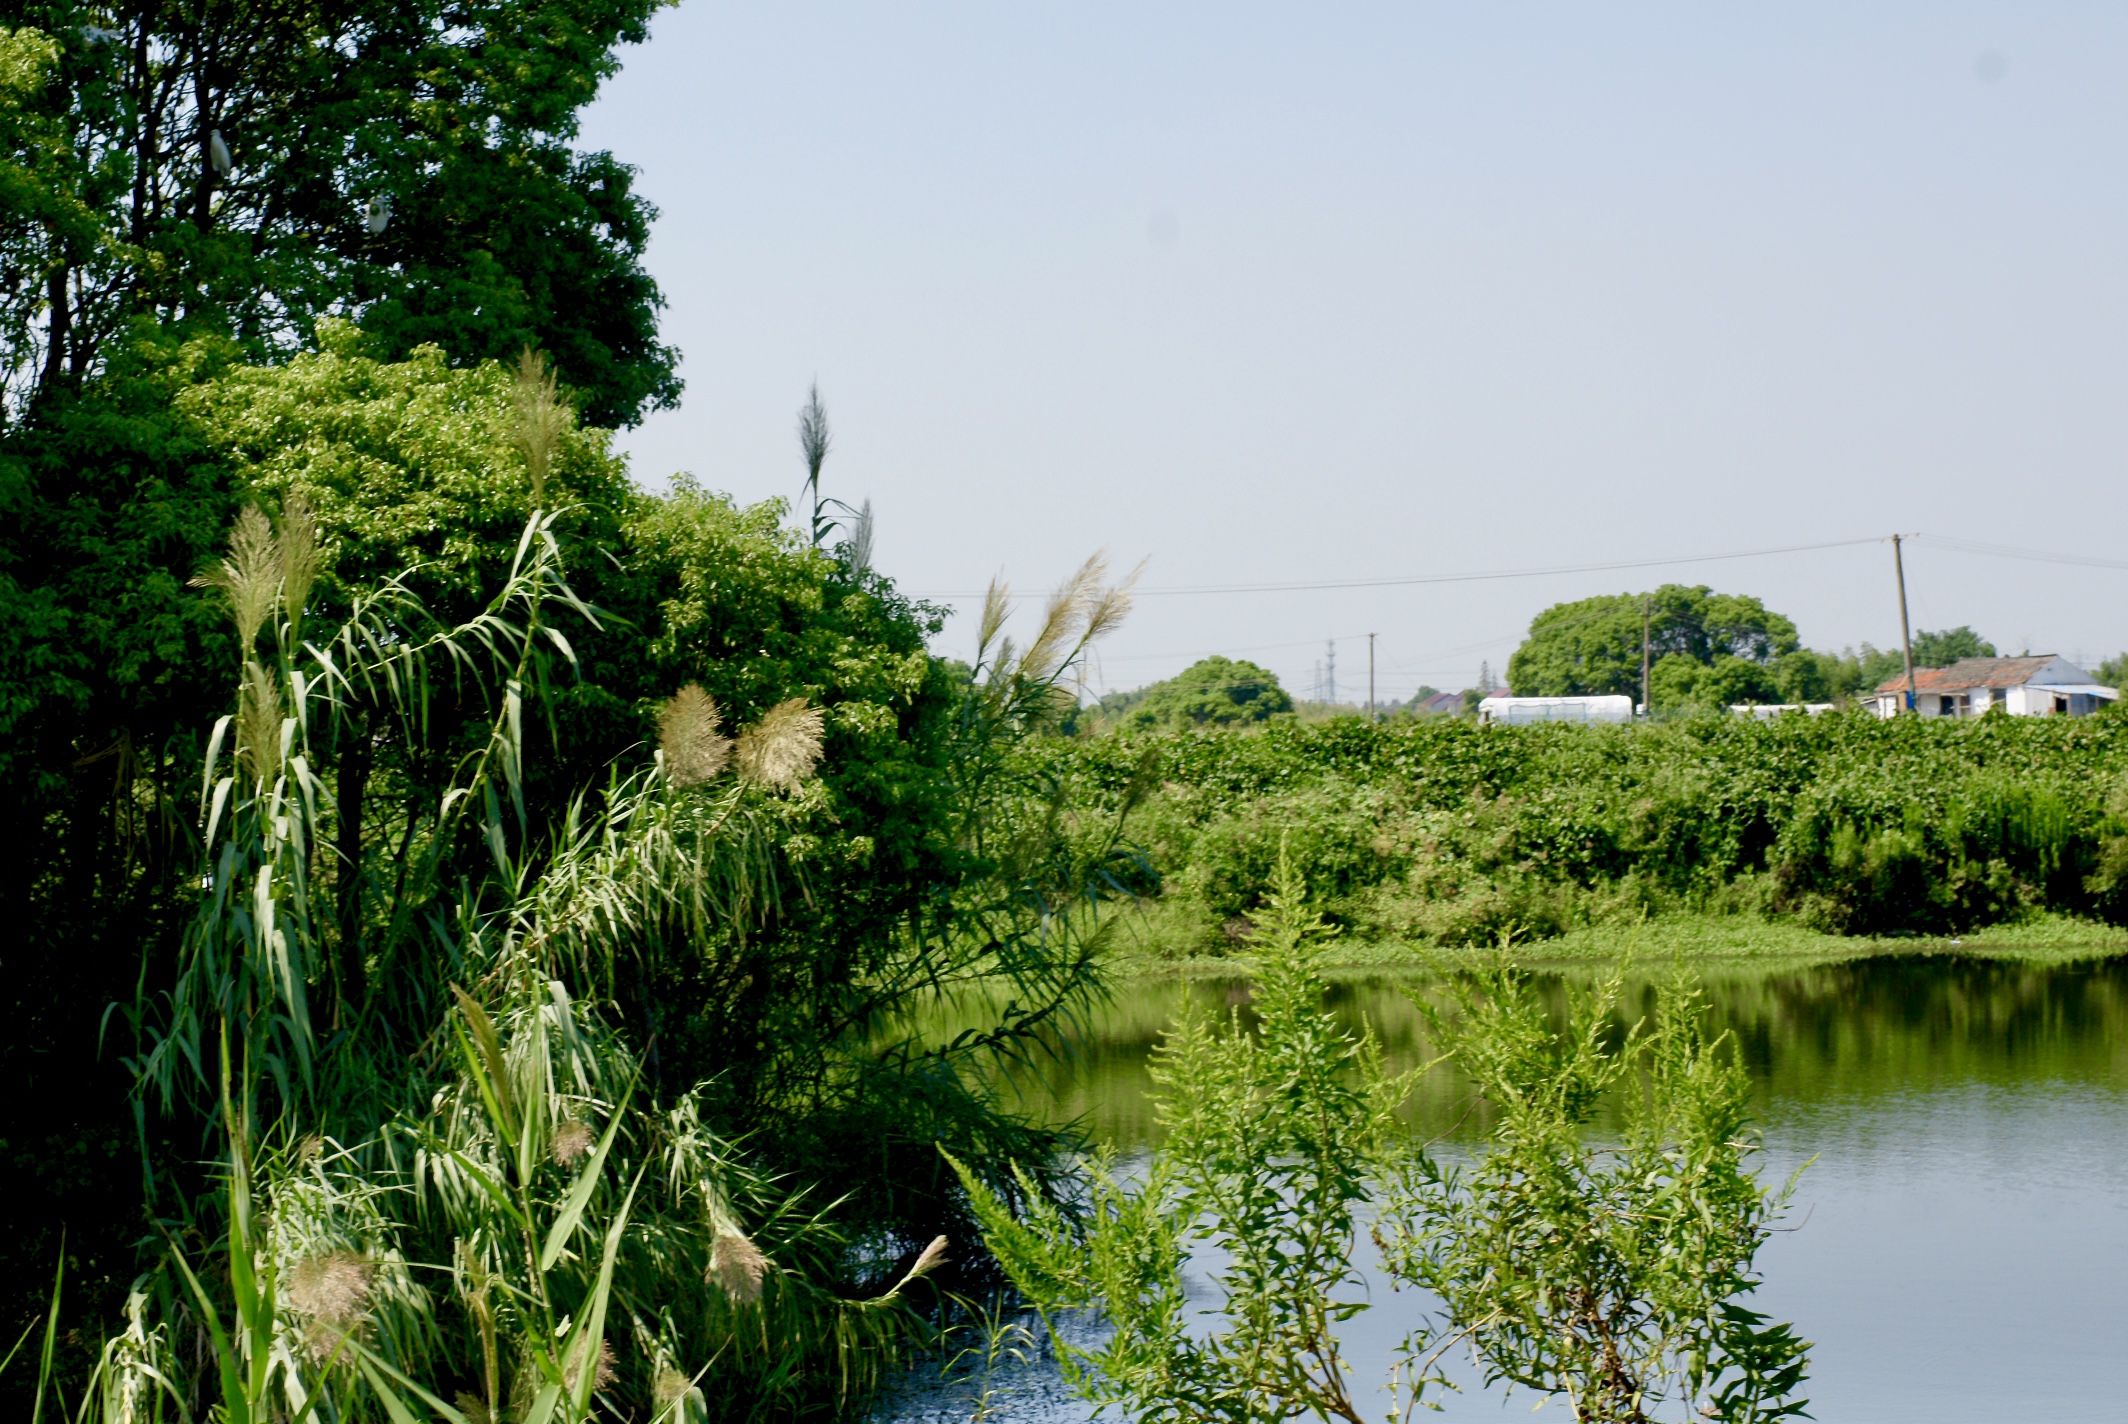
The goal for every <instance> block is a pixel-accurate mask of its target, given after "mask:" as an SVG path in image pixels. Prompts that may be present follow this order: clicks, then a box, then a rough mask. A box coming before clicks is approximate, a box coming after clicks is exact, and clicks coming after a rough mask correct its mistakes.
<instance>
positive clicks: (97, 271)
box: [0, 0, 679, 426]
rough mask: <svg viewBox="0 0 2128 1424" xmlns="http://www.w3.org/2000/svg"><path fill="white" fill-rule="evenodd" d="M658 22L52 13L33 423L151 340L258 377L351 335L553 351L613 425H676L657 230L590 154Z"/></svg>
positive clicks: (308, 11) (548, 1) (17, 352)
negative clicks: (648, 249)
mask: <svg viewBox="0 0 2128 1424" xmlns="http://www.w3.org/2000/svg"><path fill="white" fill-rule="evenodd" d="M655 8H656V7H655V5H654V4H653V3H651V0H542V3H538V4H533V5H524V4H496V3H479V4H473V5H459V6H454V7H449V8H446V7H442V6H439V5H434V4H427V5H424V4H403V5H387V4H381V3H374V0H370V2H369V3H361V4H356V5H352V6H319V5H298V6H295V7H293V8H290V7H287V6H264V5H257V4H251V3H239V4H233V5H222V6H217V7H214V8H213V9H212V10H211V11H205V12H200V11H196V10H195V9H193V8H191V7H187V6H183V5H175V4H149V5H145V6H138V7H133V8H131V9H127V10H125V11H122V12H111V11H107V10H105V9H100V8H97V7H93V6H88V5H83V4H76V3H65V2H63V3H58V4H52V5H44V6H40V7H37V8H36V10H35V11H34V18H35V22H36V23H37V24H38V25H39V26H40V27H41V28H42V30H43V33H44V35H46V36H49V39H48V40H46V41H43V44H44V46H45V48H46V51H47V54H48V56H49V57H48V58H47V59H45V60H44V66H45V67H44V74H45V77H46V82H45V83H43V84H42V85H41V86H38V87H37V90H36V92H35V94H34V96H33V97H31V96H30V95H29V93H28V90H29V85H28V84H26V83H17V84H15V85H13V86H11V88H12V90H13V94H14V96H15V97H13V98H12V99H11V100H10V102H9V108H10V110H11V111H13V112H15V113H16V114H18V115H19V116H20V117H19V118H17V119H16V120H15V121H14V122H13V124H12V125H11V126H10V127H11V128H12V129H13V132H10V133H8V134H6V135H5V136H6V137H9V138H11V139H13V140H14V142H13V143H11V144H10V145H9V151H10V153H11V154H13V155H17V156H16V157H14V159H13V160H12V162H11V164H10V167H9V170H8V171H9V173H10V174H14V173H21V174H26V175H27V177H28V179H29V187H30V189H31V194H30V197H29V199H28V200H27V201H25V202H24V203H23V205H22V206H21V207H20V208H16V207H14V206H12V205H10V207H9V208H8V209H7V211H8V212H9V218H8V219H7V225H6V227H5V228H4V229H0V244H5V246H4V256H5V260H4V261H0V272H4V273H5V282H4V284H0V285H4V288H5V290H0V318H4V319H5V320H6V323H7V324H6V326H5V328H4V329H0V349H4V350H5V351H6V352H7V354H8V360H9V370H8V375H9V377H10V386H9V388H8V390H7V392H6V395H7V397H8V401H7V404H8V406H9V407H10V408H11V410H13V411H15V412H19V411H20V410H22V409H23V407H24V403H25V401H26V399H27V398H28V396H29V394H30V392H31V390H32V389H34V390H36V391H37V392H39V393H40V394H42V395H45V396H49V395H51V394H53V393H54V392H56V391H58V390H60V389H62V388H65V387H70V386H79V385H80V384H81V383H82V382H84V381H87V380H91V379H92V378H94V377H95V376H96V375H98V374H99V373H100V372H102V371H103V370H104V369H105V368H106V365H107V363H108V362H109V361H110V360H111V359H112V358H113V356H114V355H115V354H116V352H117V351H118V348H120V347H121V346H122V345H123V344H124V342H125V341H126V340H127V339H128V333H129V331H131V330H132V329H133V328H134V326H135V324H136V323H137V322H139V321H140V320H141V319H143V318H145V319H147V320H149V321H151V322H155V323H158V324H165V325H170V326H173V327H174V328H176V329H177V330H180V331H182V332H184V333H186V334H198V333H202V332H214V333H219V334H223V335H226V336H229V337H232V338H234V339H235V340H237V341H238V342H240V343H241V344H242V346H243V348H244V349H245V351H246V352H247V353H248V354H249V355H250V356H252V357H253V358H255V359H256V358H263V357H268V356H276V355H287V354H290V353H292V352H294V351H296V350H299V349H301V347H302V346H303V345H304V344H305V343H306V342H307V341H309V340H310V338H311V336H312V334H313V331H314V326H315V323H316V322H317V321H318V320H319V319H320V318H323V317H326V316H331V315H360V316H361V317H362V319H363V321H364V323H365V325H366V327H367V329H368V330H369V331H370V332H371V334H372V337H373V338H374V339H375V340H376V341H377V342H378V343H379V346H380V351H381V354H384V355H387V356H395V355H399V354H402V353H405V352H408V351H411V350H413V349H415V348H416V347H419V346H422V345H425V344H429V343H437V344H440V345H442V346H443V347H444V348H445V349H447V350H449V351H450V352H451V353H452V354H453V356H454V357H456V358H457V359H459V360H462V361H468V362H477V361H480V360H483V359H497V358H507V357H512V356H515V355H516V354H517V352H518V351H519V350H520V349H521V348H523V347H525V346H527V345H530V346H534V347H538V348H543V349H545V350H547V351H548V352H550V353H551V354H552V355H553V356H554V357H555V358H556V359H557V360H558V361H559V362H560V363H561V365H562V367H563V368H564V369H565V370H566V371H568V372H569V376H570V379H571V380H572V381H573V382H574V383H575V384H576V387H577V389H578V390H579V392H580V393H581V401H582V408H583V409H584V411H585V413H586V414H587V416H588V417H589V418H590V419H591V421H592V422H593V423H595V424H598V425H608V426H610V425H615V424H626V423H632V422H634V421H635V420H637V419H639V418H640V417H641V415H642V414H643V412H644V411H645V410H646V409H647V408H650V407H653V406H658V405H669V404H671V402H672V401H673V400H674V399H675V398H676V397H677V395H678V392H679V381H678V379H677V377H676V375H675V367H676V364H677V356H676V353H674V352H673V351H672V350H671V349H670V348H667V347H664V346H660V345H659V344H658V342H657V335H656V327H655V317H656V312H657V309H658V307H659V306H660V304H661V299H660V298H659V295H658V292H657V288H656V286H655V285H654V284H653V283H652V282H651V280H650V278H649V276H648V275H647V274H646V273H645V272H644V271H643V269H642V265H641V258H642V253H643V249H644V247H645V244H646V243H647V241H648V239H649V223H650V219H651V217H652V210H651V208H650V207H649V205H648V204H647V203H646V202H644V200H643V199H642V198H640V197H638V196H637V195H635V194H634V193H633V192H632V191H631V185H632V181H633V177H634V174H633V170H631V169H630V168H628V167H627V166H626V165H625V164H622V163H620V162H618V161H617V160H615V159H614V157H613V156H612V155H611V154H606V153H583V152H578V151H576V150H575V149H574V148H573V147H572V144H573V142H574V140H575V138H576V133H577V124H578V115H579V114H580V112H581V110H582V109H583V107H584V106H585V105H586V104H588V103H589V102H590V101H591V99H592V98H593V97H594V96H595V95H596V93H597V90H598V86H599V85H600V83H601V82H603V81H604V80H605V79H606V78H607V77H609V76H610V75H612V74H613V73H614V72H615V71H616V70H617V68H618V66H619V60H618V57H617V55H616V54H615V49H616V47H617V46H619V45H621V44H624V43H631V42H639V41H641V40H642V39H643V38H644V37H645V35H646V33H647V28H646V27H647V24H648V21H649V18H650V15H651V14H652V12H653V11H654V9H655ZM10 44H11V46H15V47H16V48H19V46H18V45H16V42H15V41H10ZM22 65H23V61H22V60H21V59H20V58H19V57H18V56H13V55H11V57H10V60H9V62H8V65H7V69H8V72H9V74H10V76H11V77H14V76H16V75H17V74H18V73H19V71H20V70H21V68H22ZM0 122H6V121H4V120H0ZM6 181H7V179H6V178H4V177H0V182H6ZM11 186H12V185H11ZM17 212H20V213H23V214H24V215H25V216H31V217H34V218H35V219H36V221H35V222H34V223H22V224H19V225H18V224H17V223H16V222H15V219H14V214H15V213H17ZM372 214H374V215H376V216H377V217H381V218H382V219H383V220H384V226H383V230H382V231H373V230H372V225H371V223H370V222H369V221H367V219H368V218H369V216H370V215H372Z"/></svg>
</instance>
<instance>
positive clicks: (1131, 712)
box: [1104, 656, 1293, 731]
mask: <svg viewBox="0 0 2128 1424" xmlns="http://www.w3.org/2000/svg"><path fill="white" fill-rule="evenodd" d="M1104 701H1105V702H1106V703H1107V704H1108V705H1106V706H1105V707H1104V710H1105V711H1107V712H1109V713H1110V715H1112V716H1114V717H1115V718H1116V720H1117V725H1118V726H1120V727H1122V728H1123V729H1124V730H1126V731H1147V730H1152V729H1155V728H1158V729H1168V728H1174V727H1231V726H1236V725H1241V724H1246V723H1253V722H1266V721H1269V720H1270V719H1271V718H1273V717H1275V716H1277V715H1278V714H1279V713H1281V712H1291V711H1292V710H1293V699H1292V698H1291V697H1289V696H1288V695H1287V694H1286V690H1285V689H1284V688H1282V687H1280V686H1279V685H1278V675H1277V674H1276V673H1273V672H1271V671H1270V670H1269V669H1267V668H1261V667H1258V666H1257V665H1256V664H1255V663H1251V662H1237V661H1234V660H1232V659H1229V658H1222V657H1217V656H1214V657H1209V658H1204V659H1202V660H1200V661H1198V662H1196V663H1193V664H1191V665H1190V666H1189V667H1188V668H1186V669H1184V670H1183V671H1182V672H1180V673H1178V674H1177V675H1176V676H1174V677H1171V678H1169V679H1168V680H1167V681H1165V682H1156V683H1154V684H1152V685H1151V686H1150V687H1145V688H1140V689H1139V690H1138V691H1136V692H1128V693H1120V694H1112V695H1111V697H1110V698H1108V699H1104Z"/></svg>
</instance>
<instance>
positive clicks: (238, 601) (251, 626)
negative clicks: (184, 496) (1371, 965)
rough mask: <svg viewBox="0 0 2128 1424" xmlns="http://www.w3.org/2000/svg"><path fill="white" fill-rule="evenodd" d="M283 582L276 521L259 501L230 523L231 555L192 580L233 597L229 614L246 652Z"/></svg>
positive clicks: (253, 642) (224, 595)
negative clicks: (260, 505)
mask: <svg viewBox="0 0 2128 1424" xmlns="http://www.w3.org/2000/svg"><path fill="white" fill-rule="evenodd" d="M280 584H281V555H280V551H279V550H278V549H276V548H275V547H274V538H273V525H272V524H270V523H269V522H267V519H266V516H265V515H264V514H263V513H262V512H260V510H259V507H258V506H257V505H255V504H253V505H247V506H245V508H244V512H243V513H241V514H239V515H237V517H236V523H235V524H234V525H232V526H231V527H230V530H229V557H228V558H226V559H224V560H222V562H221V564H220V565H219V566H218V567H215V568H211V569H207V570H206V571H204V572H202V573H201V574H200V575H199V576H198V577H197V578H195V579H193V580H192V585H193V587H195V588H218V589H220V590H221V591H222V595H223V597H225V598H227V599H228V600H229V616H230V618H231V620H232V621H234V622H235V624H236V632H237V637H238V638H240V639H242V640H243V645H244V652H245V653H246V655H249V653H250V652H251V649H252V648H253V647H254V646H255V645H256V644H257V642H258V638H259V629H261V628H263V627H264V626H266V619H267V616H268V615H269V614H271V613H272V612H273V601H274V598H275V596H276V595H277V594H278V593H279V592H280Z"/></svg>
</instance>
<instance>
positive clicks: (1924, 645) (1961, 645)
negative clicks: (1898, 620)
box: [1914, 623, 1995, 667]
mask: <svg viewBox="0 0 2128 1424" xmlns="http://www.w3.org/2000/svg"><path fill="white" fill-rule="evenodd" d="M1994 656H1995V645H1994V644H1993V643H1991V642H1989V641H1988V640H1987V639H1985V638H1983V637H1981V636H1980V635H1979V634H1978V633H1976V632H1974V631H1973V630H1972V629H1971V628H1969V627H1967V626H1966V625H1965V624H1963V623H1961V624H1959V625H1958V626H1957V627H1956V628H1944V629H1939V630H1938V631H1935V632H1930V631H1928V630H1927V629H1923V630H1922V631H1921V632H1919V633H1916V634H1915V635H1914V666H1915V667H1949V666H1950V665H1951V664H1952V663H1955V662H1957V661H1958V660H1959V659H1960V658H1992V657H1994Z"/></svg>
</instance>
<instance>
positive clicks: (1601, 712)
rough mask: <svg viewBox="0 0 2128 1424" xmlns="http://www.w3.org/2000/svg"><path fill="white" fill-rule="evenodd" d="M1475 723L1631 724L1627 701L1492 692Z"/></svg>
mask: <svg viewBox="0 0 2128 1424" xmlns="http://www.w3.org/2000/svg"><path fill="white" fill-rule="evenodd" d="M1478 720H1479V721H1480V722H1482V723H1486V724H1488V725H1490V724H1493V723H1499V724H1501V725H1503V726H1508V727H1527V726H1532V725H1534V724H1535V723H1538V722H1630V721H1632V720H1633V699H1632V698H1630V697H1516V696H1513V695H1512V694H1510V693H1507V692H1495V693H1492V694H1490V695H1488V696H1487V697H1486V699H1485V700H1484V701H1483V702H1480V703H1479V704H1478Z"/></svg>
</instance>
